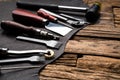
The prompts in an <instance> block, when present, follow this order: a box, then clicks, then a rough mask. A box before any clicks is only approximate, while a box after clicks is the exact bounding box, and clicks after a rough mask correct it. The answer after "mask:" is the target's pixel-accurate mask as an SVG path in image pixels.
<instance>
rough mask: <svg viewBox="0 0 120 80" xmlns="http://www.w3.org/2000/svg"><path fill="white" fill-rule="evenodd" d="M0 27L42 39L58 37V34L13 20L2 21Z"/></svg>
mask: <svg viewBox="0 0 120 80" xmlns="http://www.w3.org/2000/svg"><path fill="white" fill-rule="evenodd" d="M1 28H2V29H3V30H5V31H8V32H12V33H23V34H27V35H29V36H32V37H37V38H44V39H56V40H58V39H59V36H56V35H54V34H52V33H50V32H47V31H43V30H41V29H37V28H35V27H32V26H30V27H29V26H25V25H22V24H20V23H17V22H14V21H2V22H1Z"/></svg>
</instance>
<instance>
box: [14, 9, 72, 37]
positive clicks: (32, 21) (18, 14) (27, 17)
mask: <svg viewBox="0 0 120 80" xmlns="http://www.w3.org/2000/svg"><path fill="white" fill-rule="evenodd" d="M12 15H13V19H14V20H15V21H17V22H20V23H23V24H26V23H27V24H28V25H35V26H36V24H41V23H42V24H43V25H38V26H39V27H43V26H44V27H49V28H51V27H52V28H53V29H50V30H51V31H53V32H55V33H58V34H60V35H62V36H65V35H66V34H67V33H69V32H70V31H71V30H72V29H71V28H69V27H67V26H65V25H61V24H58V23H53V22H50V21H48V20H47V19H45V18H43V17H41V16H38V15H36V14H33V13H32V12H30V11H27V10H23V9H16V10H13V11H12ZM38 26H37V27H38ZM47 29H48V28H47Z"/></svg>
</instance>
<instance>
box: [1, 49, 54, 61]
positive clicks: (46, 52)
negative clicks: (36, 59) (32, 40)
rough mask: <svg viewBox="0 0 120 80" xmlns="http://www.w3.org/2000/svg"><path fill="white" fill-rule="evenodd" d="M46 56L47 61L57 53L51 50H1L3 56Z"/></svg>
mask: <svg viewBox="0 0 120 80" xmlns="http://www.w3.org/2000/svg"><path fill="white" fill-rule="evenodd" d="M31 54H32V55H35V54H39V55H44V56H45V57H46V58H47V59H50V58H53V57H54V55H55V52H54V51H53V50H51V49H46V50H9V49H8V48H0V55H1V56H24V55H31Z"/></svg>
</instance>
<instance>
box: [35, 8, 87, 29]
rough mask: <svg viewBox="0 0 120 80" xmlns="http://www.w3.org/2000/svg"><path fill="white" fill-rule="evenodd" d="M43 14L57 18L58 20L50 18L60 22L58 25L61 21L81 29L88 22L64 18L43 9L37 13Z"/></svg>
mask: <svg viewBox="0 0 120 80" xmlns="http://www.w3.org/2000/svg"><path fill="white" fill-rule="evenodd" d="M41 12H45V13H47V14H49V15H52V16H54V17H56V18H57V19H55V18H51V17H49V18H50V19H51V20H54V21H56V22H58V23H59V22H60V21H59V20H61V21H63V22H66V23H68V24H70V25H72V26H74V27H80V26H82V25H84V24H87V22H86V21H84V20H82V19H81V20H79V21H75V20H70V19H68V18H65V17H63V16H60V15H58V14H56V13H54V12H51V11H48V10H46V9H43V8H41V9H39V10H38V11H37V13H38V14H39V15H40V14H41Z"/></svg>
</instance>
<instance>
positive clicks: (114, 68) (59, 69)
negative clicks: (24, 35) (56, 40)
mask: <svg viewBox="0 0 120 80" xmlns="http://www.w3.org/2000/svg"><path fill="white" fill-rule="evenodd" d="M0 1H8V0H0ZM9 1H11V0H9ZM96 1H98V2H101V3H102V7H101V18H100V21H99V22H98V23H96V24H94V25H89V26H87V27H86V28H84V29H83V30H81V31H79V32H78V33H77V34H76V35H75V36H73V38H72V39H71V40H69V42H68V43H67V45H66V48H65V52H64V54H63V55H62V56H61V57H60V58H59V59H57V60H56V61H55V62H53V63H51V64H49V65H47V66H46V67H45V69H44V70H42V72H40V78H41V79H40V80H120V0H84V2H85V3H87V4H88V5H92V4H93V3H94V2H96Z"/></svg>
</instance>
